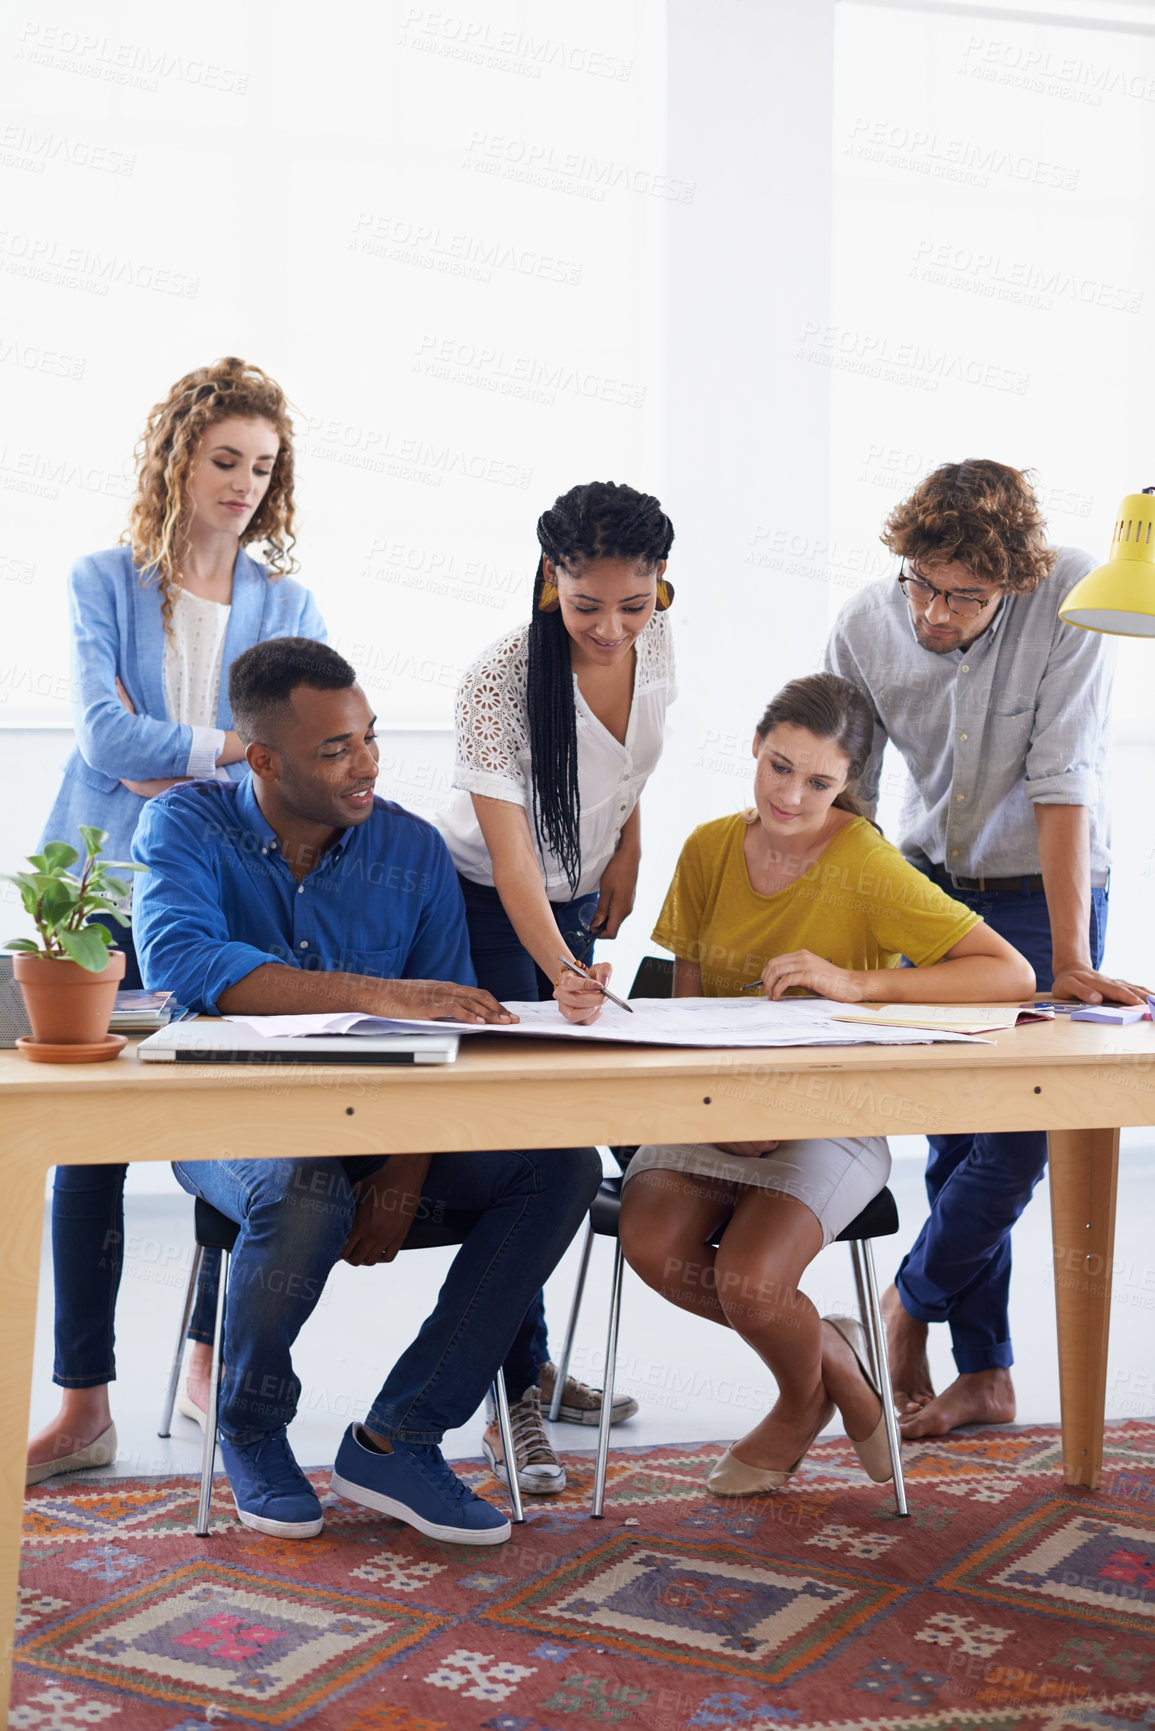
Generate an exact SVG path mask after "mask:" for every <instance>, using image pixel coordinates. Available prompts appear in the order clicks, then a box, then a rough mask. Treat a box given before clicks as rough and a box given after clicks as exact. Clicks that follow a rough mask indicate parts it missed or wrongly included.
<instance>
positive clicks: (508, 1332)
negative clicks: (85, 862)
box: [133, 637, 601, 1544]
mask: <svg viewBox="0 0 1155 1731" xmlns="http://www.w3.org/2000/svg"><path fill="white" fill-rule="evenodd" d="M229 699H230V703H231V706H232V712H233V718H234V723H235V726H236V728H237V731H238V732H239V734H240V736H241V739H242V740H243V741H244V743H245V746H246V750H247V758H248V762H249V766H250V768H251V770H252V774H251V776H250V777H249V778H248V779H247V780H245V781H243V782H241V783H235V782H227V781H197V782H191V783H189V784H187V785H185V786H181V787H174V788H172V789H170V790H169V791H168V792H167V793H165V794H162V795H161V796H160V797H159V798H157V799H154V800H152V801H150V803H149V804H148V806H147V807H146V808H145V811H144V814H143V816H142V818H141V821H140V825H139V827H138V829H137V832H136V838H135V842H134V852H135V854H136V858H137V859H138V860H139V861H140V863H141V864H142V865H145V866H147V867H148V872H147V874H146V875H144V876H143V877H142V879H141V884H142V887H141V889H140V890H139V891H138V894H137V900H136V906H135V909H134V922H133V923H134V926H135V930H136V940H137V947H138V951H139V954H140V958H141V966H142V970H143V973H144V976H145V979H146V981H147V983H148V985H149V986H150V987H153V988H166V989H168V990H171V991H174V992H175V993H176V995H177V997H178V998H179V999H180V1000H181V1001H182V1002H183V1003H185V1004H188V1005H190V1006H191V1007H192V1008H194V1009H196V1010H199V1011H202V1012H208V1013H212V1012H214V1011H219V1012H222V1013H224V1014H239V1015H246V1014H254V1015H255V1014H261V1015H274V1014H285V1013H289V1014H303V1013H308V1012H317V1011H326V1010H327V1011H338V1010H363V1011H366V1012H368V1013H371V1014H376V1015H382V1016H405V1017H417V1018H420V1019H429V1018H432V1017H437V1016H455V1017H459V1018H464V1019H467V1020H477V1021H478V1022H501V1021H509V1020H511V1019H512V1018H511V1017H510V1016H509V1015H508V1014H507V1013H506V1012H505V1011H504V1010H503V1009H502V1007H501V1005H500V1004H499V1003H498V1002H497V1001H496V999H494V998H492V997H491V996H490V995H489V993H488V992H483V991H480V990H478V988H477V987H476V986H475V985H474V984H473V981H474V973H473V968H472V965H471V962H470V958H469V939H468V935H467V932H466V926H465V913H464V907H463V904H462V900H461V892H460V889H459V888H458V884H457V875H456V873H455V871H454V869H453V864H452V862H451V860H450V858H449V854H448V852H447V850H446V847H445V844H444V842H443V841H442V840H441V837H440V836H439V835H438V833H437V831H436V830H435V829H434V828H433V827H432V825H430V824H428V823H425V822H424V821H423V820H422V819H421V818H418V817H414V816H413V815H412V814H411V813H409V812H407V811H404V810H402V808H401V807H400V806H397V805H393V804H390V803H389V802H387V801H385V800H383V799H378V798H375V797H374V793H373V784H374V782H375V780H376V777H377V743H376V739H375V737H374V732H373V725H374V717H373V715H372V713H371V711H370V708H369V705H368V703H367V701H366V699H365V695H364V693H363V692H362V691H361V689H360V687H359V686H358V685H357V683H356V675H355V673H354V671H353V669H352V667H350V666H349V664H348V662H347V661H345V660H343V659H342V657H341V656H340V655H338V654H337V653H336V652H335V651H334V650H332V649H329V648H327V647H326V646H325V645H324V644H320V643H315V642H312V641H311V640H309V639H307V638H303V637H281V638H272V639H270V640H269V641H267V642H264V643H259V644H257V645H256V646H255V647H254V648H252V649H249V650H247V651H246V652H245V653H244V654H243V655H241V656H238V658H237V660H236V661H235V662H234V664H233V667H232V671H231V674H230V678H229ZM174 1170H175V1172H176V1175H177V1178H178V1179H179V1181H180V1183H181V1184H182V1185H183V1186H184V1188H185V1189H186V1190H188V1191H191V1192H192V1194H193V1195H195V1196H201V1197H203V1198H204V1199H205V1201H206V1202H209V1203H211V1204H212V1206H213V1207H214V1208H218V1209H220V1211H221V1212H222V1213H223V1214H226V1215H228V1216H229V1217H230V1218H231V1219H233V1220H236V1221H238V1222H239V1224H240V1227H241V1231H240V1236H239V1237H238V1239H237V1243H236V1250H235V1253H234V1258H233V1269H232V1279H231V1282H230V1286H229V1302H228V1309H227V1313H226V1319H225V1342H224V1362H225V1374H224V1378H223V1382H222V1393H221V1401H220V1415H219V1416H220V1443H221V1453H222V1457H223V1459H224V1463H225V1467H226V1469H227V1471H228V1475H229V1480H230V1483H231V1485H232V1488H233V1495H234V1497H235V1500H236V1505H237V1513H238V1515H239V1516H240V1519H241V1521H242V1522H243V1523H244V1525H245V1526H248V1527H253V1528H255V1529H256V1530H257V1531H258V1532H263V1533H271V1534H273V1535H275V1536H277V1537H280V1538H310V1537H312V1536H313V1535H314V1534H316V1533H319V1532H320V1530H321V1524H322V1518H321V1507H320V1504H319V1502H318V1501H317V1497H316V1495H315V1493H314V1491H313V1489H312V1486H311V1485H310V1484H309V1481H308V1480H307V1479H306V1477H305V1476H304V1474H303V1473H302V1472H301V1470H300V1468H299V1467H298V1466H297V1463H296V1461H295V1460H294V1458H293V1455H292V1451H291V1450H290V1448H289V1444H288V1440H287V1437H286V1434H285V1432H286V1426H287V1425H288V1424H289V1423H290V1422H291V1420H292V1418H293V1416H294V1414H295V1412H296V1408H297V1400H298V1397H299V1395H300V1386H301V1385H300V1383H299V1381H298V1380H297V1377H296V1376H295V1375H294V1373H293V1366H292V1358H291V1348H292V1344H293V1341H294V1340H295V1339H296V1337H297V1334H298V1333H299V1332H300V1329H301V1327H302V1326H303V1324H304V1323H305V1321H306V1320H307V1319H308V1317H309V1316H310V1314H311V1313H312V1311H313V1309H314V1307H315V1305H316V1303H317V1300H318V1299H319V1297H320V1295H321V1291H322V1288H323V1287H324V1284H325V1280H326V1278H327V1276H328V1273H329V1270H330V1269H331V1268H332V1266H333V1264H334V1263H335V1262H336V1261H337V1260H338V1258H340V1257H342V1256H344V1257H345V1259H346V1260H347V1261H349V1262H352V1263H355V1264H366V1263H372V1262H389V1261H391V1260H392V1259H393V1257H394V1256H395V1255H396V1254H397V1252H398V1250H399V1249H400V1248H401V1245H402V1244H403V1242H404V1240H405V1237H406V1233H407V1232H408V1230H409V1227H410V1224H411V1222H412V1219H413V1217H414V1215H415V1214H416V1213H417V1212H418V1211H419V1210H420V1212H421V1215H422V1217H426V1216H427V1215H428V1214H429V1213H434V1212H435V1211H438V1210H445V1209H452V1210H457V1211H463V1212H468V1213H471V1214H475V1215H476V1217H477V1219H476V1224H475V1225H474V1226H473V1227H472V1228H471V1229H470V1231H469V1232H468V1235H467V1236H466V1238H465V1241H464V1243H463V1244H462V1246H461V1248H460V1250H459V1251H458V1253H457V1255H456V1257H455V1258H454V1261H453V1264H452V1266H451V1268H450V1270H449V1273H448V1275H447V1277H446V1280H445V1284H444V1285H443V1287H442V1289H441V1292H440V1294H439V1296H438V1300H437V1303H436V1305H435V1307H434V1309H433V1311H432V1313H431V1314H430V1315H429V1316H427V1317H426V1319H425V1321H424V1322H423V1323H422V1325H421V1328H420V1330H419V1331H418V1334H417V1336H416V1339H415V1340H413V1342H412V1343H411V1344H410V1345H409V1346H408V1347H407V1348H406V1350H405V1352H403V1353H402V1355H401V1357H400V1358H399V1359H398V1361H397V1363H396V1364H395V1365H394V1367H393V1369H392V1371H391V1372H390V1373H389V1375H388V1377H387V1378H386V1381H385V1385H384V1387H383V1388H382V1389H381V1392H380V1394H379V1395H378V1396H377V1398H376V1400H375V1401H374V1402H373V1405H372V1407H371V1409H370V1411H369V1414H368V1416H367V1417H366V1419H365V1421H364V1423H362V1424H351V1425H350V1426H349V1428H348V1429H347V1431H346V1432H345V1436H344V1438H343V1439H342V1442H341V1446H340V1449H339V1451H338V1454H337V1460H336V1465H335V1468H334V1473H333V1488H334V1490H336V1491H337V1492H338V1493H339V1494H340V1495H342V1496H344V1497H348V1498H350V1499H351V1500H353V1501H354V1502H359V1503H363V1504H365V1506H366V1507H368V1508H371V1509H375V1510H377V1511H378V1512H381V1513H385V1514H389V1515H393V1516H395V1517H397V1518H398V1519H400V1520H403V1521H407V1522H409V1523H410V1524H411V1525H412V1526H414V1527H416V1528H417V1529H418V1531H420V1532H422V1533H425V1534H426V1535H427V1536H429V1537H431V1538H436V1539H442V1540H448V1541H450V1542H453V1543H460V1544H500V1543H501V1542H502V1541H503V1540H505V1539H508V1537H509V1536H510V1524H509V1522H508V1521H507V1520H506V1519H505V1517H504V1516H503V1515H502V1514H501V1513H500V1512H499V1511H498V1510H497V1509H495V1508H493V1507H492V1506H491V1505H490V1504H489V1503H487V1502H484V1501H482V1499H481V1498H480V1497H477V1496H475V1495H474V1494H473V1492H472V1491H470V1490H469V1489H468V1488H467V1487H466V1486H465V1485H464V1484H463V1483H462V1482H461V1481H460V1480H459V1479H458V1478H457V1477H456V1476H455V1475H454V1474H453V1473H452V1472H451V1471H450V1469H449V1467H448V1466H447V1465H446V1463H445V1461H444V1459H443V1458H442V1455H441V1452H440V1449H439V1447H438V1444H439V1443H440V1441H441V1438H442V1436H443V1435H444V1433H445V1431H446V1430H448V1429H450V1428H452V1427H453V1426H456V1425H460V1424H463V1423H465V1422H466V1420H468V1418H469V1417H470V1415H471V1414H472V1413H473V1412H474V1411H476V1409H477V1407H478V1406H479V1404H480V1403H481V1401H482V1399H483V1397H484V1395H485V1391H486V1389H487V1388H488V1386H489V1384H490V1382H491V1381H492V1379H493V1377H494V1375H495V1374H496V1371H497V1369H498V1367H499V1366H500V1365H501V1364H502V1362H503V1360H504V1359H506V1355H507V1353H508V1352H509V1350H510V1348H511V1346H512V1343H513V1342H514V1339H515V1336H516V1334H517V1332H518V1325H519V1324H520V1322H521V1320H522V1318H523V1317H524V1315H525V1312H526V1307H527V1306H528V1304H529V1302H530V1300H531V1299H532V1298H533V1296H534V1294H535V1293H536V1292H537V1291H538V1290H539V1288H540V1287H541V1284H542V1282H543V1281H544V1280H545V1278H546V1277H547V1276H548V1275H549V1274H550V1273H551V1271H552V1270H553V1269H554V1267H556V1265H557V1263H558V1261H559V1259H560V1257H561V1255H562V1253H563V1251H564V1250H565V1248H566V1246H567V1245H568V1243H569V1242H570V1239H571V1238H572V1237H573V1234H574V1232H575V1231H576V1229H577V1227H578V1225H579V1223H580V1221H581V1219H582V1216H583V1215H584V1213H585V1211H586V1209H587V1208H588V1207H589V1204H590V1201H591V1199H592V1197H593V1194H594V1192H595V1190H596V1189H597V1186H598V1183H599V1180H600V1177H601V1162H600V1159H599V1158H598V1155H597V1152H596V1150H594V1149H592V1148H579V1149H556V1150H551V1151H546V1152H544V1153H538V1152H534V1151H532V1150H524V1149H523V1150H517V1151H512V1152H508V1153H466V1154H438V1155H427V1154H420V1155H396V1154H395V1155H390V1156H389V1157H388V1158H387V1159H385V1158H382V1157H381V1156H372V1157H365V1158H359V1159H345V1160H339V1159H314V1158H309V1157H307V1156H306V1157H297V1158H292V1159H280V1160H244V1159H225V1160H219V1161H217V1160H212V1161H203V1160H202V1161H191V1162H188V1163H186V1164H177V1165H176V1166H175V1167H174ZM371 1173H372V1174H374V1176H373V1178H372V1182H371V1183H370V1182H368V1178H369V1174H371ZM507 1368H508V1367H507ZM538 1374H539V1372H538V1367H537V1366H536V1365H535V1364H531V1363H529V1362H528V1355H527V1362H526V1364H525V1366H524V1378H525V1386H526V1389H527V1390H529V1389H530V1388H531V1387H532V1386H533V1385H534V1384H536V1381H537V1377H538ZM517 1393H518V1395H519V1396H520V1393H521V1386H520V1383H519V1386H518V1390H517Z"/></svg>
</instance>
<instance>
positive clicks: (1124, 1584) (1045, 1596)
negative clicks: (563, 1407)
mask: <svg viewBox="0 0 1155 1731" xmlns="http://www.w3.org/2000/svg"><path fill="white" fill-rule="evenodd" d="M720 1452H721V1445H720V1444H717V1443H710V1444H703V1445H691V1446H686V1445H681V1446H679V1447H667V1448H648V1449H629V1448H615V1449H614V1450H613V1452H612V1454H611V1456H610V1478H609V1488H608V1494H607V1501H606V1516H605V1518H604V1519H603V1520H601V1521H591V1520H590V1519H589V1518H588V1512H587V1511H588V1505H589V1497H590V1492H591V1488H592V1485H591V1481H592V1463H591V1457H590V1456H588V1455H571V1456H567V1457H566V1467H567V1471H568V1473H569V1478H570V1486H569V1489H568V1490H567V1491H566V1492H565V1493H564V1495H563V1496H561V1497H555V1498H550V1499H548V1500H547V1499H540V1500H537V1501H535V1500H534V1499H533V1498H529V1499H527V1503H528V1509H527V1512H528V1515H529V1519H528V1521H527V1523H526V1525H525V1526H523V1527H515V1529H514V1536H513V1538H512V1540H511V1541H510V1543H509V1544H507V1545H504V1546H500V1547H494V1548H492V1549H470V1548H468V1547H464V1546H450V1545H443V1544H438V1543H436V1542H435V1541H433V1540H428V1539H424V1538H422V1537H421V1536H420V1535H419V1534H417V1533H415V1532H414V1531H413V1530H412V1529H411V1528H409V1527H406V1526H403V1525H401V1524H400V1523H398V1522H396V1521H391V1520H389V1519H387V1518H385V1517H381V1516H375V1515H373V1514H371V1513H370V1512H369V1511H368V1510H364V1509H360V1508H358V1507H356V1506H355V1505H353V1504H350V1503H347V1502H344V1501H342V1500H341V1499H340V1498H338V1497H335V1496H333V1495H332V1493H331V1491H330V1489H329V1483H328V1475H327V1474H325V1473H314V1474H311V1475H310V1476H311V1477H312V1479H313V1482H314V1484H315V1485H316V1487H317V1490H318V1493H319V1494H320V1496H321V1499H322V1502H323V1504H324V1508H325V1529H324V1532H323V1533H322V1534H321V1536H320V1537H319V1538H317V1539H313V1540H307V1541H304V1542H296V1543H295V1542H292V1541H287V1540H277V1539H268V1538H264V1537H263V1536H261V1535H260V1534H256V1533H251V1532H249V1531H248V1530H247V1529H245V1528H243V1527H241V1526H240V1525H239V1523H238V1522H237V1520H236V1517H235V1512H234V1510H233V1506H232V1499H231V1496H230V1495H229V1493H228V1489H227V1484H226V1481H225V1480H224V1479H223V1478H222V1477H219V1478H218V1479H217V1481H216V1486H215V1491H214V1498H213V1510H212V1530H211V1533H210V1536H209V1537H208V1538H207V1539H197V1538H195V1537H194V1536H193V1535H192V1533H191V1522H192V1517H193V1512H194V1507H195V1501H196V1487H195V1485H194V1484H193V1482H192V1481H191V1480H187V1479H169V1480H155V1479H146V1480H136V1481H134V1480H118V1481H116V1482H115V1483H114V1484H112V1485H110V1486H109V1487H108V1488H107V1489H105V1488H102V1486H101V1485H100V1482H99V1475H91V1476H89V1477H88V1478H86V1479H78V1480H57V1481H55V1482H53V1483H50V1484H49V1485H47V1486H45V1487H43V1488H40V1487H37V1488H35V1489H33V1490H32V1491H30V1492H29V1493H28V1499H27V1504H26V1517H27V1518H26V1536H25V1546H24V1553H23V1565H22V1571H21V1586H20V1600H21V1605H20V1615H19V1618H18V1624H17V1635H16V1643H17V1645H16V1669H15V1680H14V1685H13V1697H12V1699H13V1707H12V1713H11V1718H10V1720H9V1724H10V1725H11V1726H12V1727H14V1728H15V1731H79V1728H81V1727H84V1726H102V1727H105V1728H106V1731H194V1727H195V1728H197V1731H204V1727H205V1726H206V1725H223V1726H227V1727H229V1731H258V1728H261V1727H269V1726H297V1725H306V1726H310V1727H314V1728H315V1731H474V1728H476V1731H583V1728H584V1727H587V1726H615V1725H620V1726H623V1727H626V1731H635V1728H636V1731H682V1727H687V1726H688V1727H692V1728H693V1731H771V1728H774V1731H778V1728H780V1727H784V1726H792V1725H797V1726H804V1727H806V1728H807V1731H924V1728H925V1731H1084V1728H1085V1731H1123V1728H1124V1727H1127V1728H1134V1727H1140V1728H1142V1727H1147V1728H1149V1731H1155V1424H1152V1423H1147V1422H1139V1421H1131V1422H1129V1423H1126V1424H1120V1425H1111V1426H1108V1429H1107V1445H1106V1454H1105V1464H1104V1472H1103V1485H1102V1489H1101V1490H1100V1491H1098V1492H1094V1493H1091V1492H1082V1491H1070V1490H1067V1489H1065V1488H1064V1487H1063V1484H1062V1479H1061V1471H1060V1466H1061V1459H1060V1449H1059V1435H1058V1431H1057V1430H1056V1429H1053V1428H1049V1427H1031V1428H1024V1429H1022V1430H1007V1429H1003V1428H997V1429H991V1430H986V1431H976V1432H969V1433H957V1434H955V1435H954V1436H952V1437H948V1438H943V1439H934V1440H931V1441H926V1442H922V1443H912V1444H908V1445H906V1447H905V1448H904V1459H905V1462H906V1468H907V1481H908V1492H909V1501H910V1506H911V1516H910V1518H909V1519H907V1520H899V1519H898V1518H897V1517H896V1516H895V1514H894V1507H893V1502H892V1501H891V1499H890V1495H889V1491H888V1489H887V1488H886V1487H884V1486H876V1485H872V1484H870V1482H869V1481H868V1480H867V1479H866V1478H865V1476H864V1475H863V1473H862V1471H861V1468H860V1467H859V1465H858V1462H857V1460H856V1458H855V1456H854V1454H853V1453H852V1451H851V1450H850V1448H849V1447H848V1445H847V1444H846V1443H845V1442H844V1441H832V1442H823V1443H820V1444H819V1445H818V1446H817V1447H816V1448H815V1449H813V1450H812V1452H811V1454H810V1455H809V1456H808V1458H807V1460H806V1462H805V1464H804V1466H803V1467H802V1469H801V1470H800V1471H799V1473H798V1474H797V1475H796V1477H795V1478H794V1479H792V1480H791V1481H790V1482H789V1484H788V1485H787V1486H786V1487H785V1488H784V1489H783V1490H782V1491H780V1492H777V1493H775V1494H774V1495H773V1496H766V1497H753V1498H745V1499H740V1500H731V1499H725V1500H722V1499H719V1498H716V1497H713V1496H711V1495H710V1493H709V1492H708V1491H707V1490H706V1488H705V1484H704V1478H705V1474H706V1471H707V1470H708V1468H709V1465H710V1463H711V1461H713V1460H714V1459H716V1458H717V1456H718V1455H719V1453H720ZM458 1470H459V1471H460V1472H461V1473H462V1476H463V1477H465V1478H467V1479H468V1480H469V1482H470V1483H471V1484H472V1485H473V1486H474V1488H475V1489H477V1490H478V1491H479V1492H480V1493H481V1494H482V1495H488V1496H490V1497H491V1498H492V1499H493V1500H495V1501H498V1502H500V1501H501V1493H500V1492H499V1491H498V1489H497V1487H496V1486H495V1484H494V1482H493V1480H492V1478H491V1477H490V1475H489V1474H488V1472H487V1470H486V1469H485V1467H484V1465H483V1464H482V1463H480V1462H465V1463H458Z"/></svg>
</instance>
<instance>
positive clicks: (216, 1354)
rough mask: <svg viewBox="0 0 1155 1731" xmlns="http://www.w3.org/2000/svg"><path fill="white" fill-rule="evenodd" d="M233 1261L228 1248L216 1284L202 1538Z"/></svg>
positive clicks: (199, 1523)
mask: <svg viewBox="0 0 1155 1731" xmlns="http://www.w3.org/2000/svg"><path fill="white" fill-rule="evenodd" d="M230 1260H231V1258H230V1256H229V1253H228V1251H227V1250H225V1251H222V1253H221V1274H220V1283H219V1285H218V1286H217V1315H216V1321H215V1323H214V1324H213V1373H212V1379H211V1381H210V1382H209V1404H208V1411H207V1412H206V1413H205V1448H204V1455H203V1458H202V1460H201V1491H200V1497H199V1499H198V1501H197V1519H196V1526H195V1527H194V1528H193V1531H194V1533H195V1534H196V1536H197V1538H198V1539H203V1538H205V1537H206V1536H207V1534H208V1530H209V1509H210V1506H211V1504H212V1500H213V1468H214V1466H215V1465H216V1459H217V1408H218V1405H219V1404H220V1392H221V1356H222V1354H223V1352H224V1346H225V1290H226V1288H227V1287H228V1284H229V1263H230Z"/></svg>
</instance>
